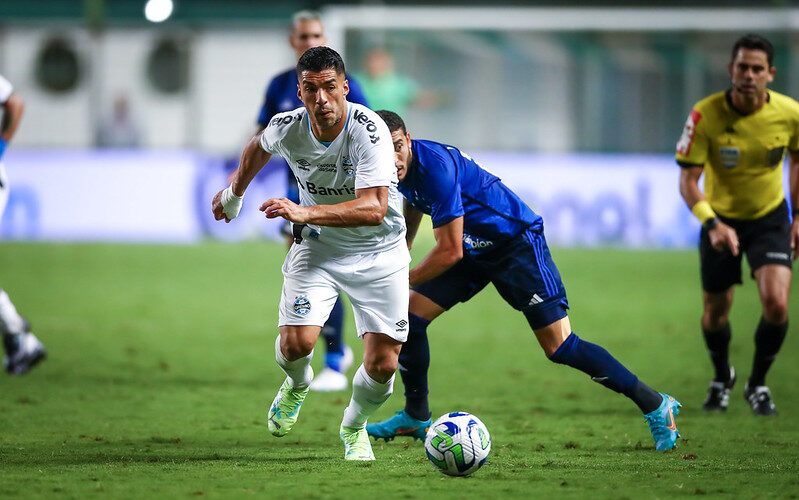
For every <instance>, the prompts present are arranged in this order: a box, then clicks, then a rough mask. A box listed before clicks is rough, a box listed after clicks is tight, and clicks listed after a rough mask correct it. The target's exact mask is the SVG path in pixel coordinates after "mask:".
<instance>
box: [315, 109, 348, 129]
mask: <svg viewBox="0 0 799 500" xmlns="http://www.w3.org/2000/svg"><path fill="white" fill-rule="evenodd" d="M333 117H334V118H333V119H332V121H327V120H326V119H325V118H319V117H317V122H318V123H319V128H323V129H328V128H333V127H335V126H336V125H338V124H339V123H341V119H342V118H344V113H341V114H340V115H339V116H337V117H336V113H335V112H333Z"/></svg>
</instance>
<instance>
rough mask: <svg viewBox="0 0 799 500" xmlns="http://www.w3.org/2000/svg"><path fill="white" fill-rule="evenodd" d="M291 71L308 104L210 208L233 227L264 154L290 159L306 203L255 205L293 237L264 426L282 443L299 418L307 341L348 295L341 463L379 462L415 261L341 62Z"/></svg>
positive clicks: (371, 132) (248, 156)
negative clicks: (274, 389) (377, 439)
mask: <svg viewBox="0 0 799 500" xmlns="http://www.w3.org/2000/svg"><path fill="white" fill-rule="evenodd" d="M297 75H298V77H299V83H300V92H301V95H302V101H303V104H304V105H305V107H304V108H298V109H295V110H293V111H291V112H288V113H279V114H278V115H276V116H275V117H274V118H273V119H272V120H271V121H270V122H269V125H268V126H267V127H266V128H265V129H264V131H263V133H261V134H259V135H257V136H255V137H253V138H252V139H251V140H250V143H249V144H248V145H247V147H246V148H245V150H244V152H243V153H242V156H241V162H240V165H239V168H238V169H237V171H236V174H235V177H234V180H233V183H232V184H231V185H230V186H228V187H227V188H226V189H224V190H222V191H220V192H219V193H218V194H217V195H216V196H215V197H214V201H213V212H214V217H215V218H216V219H217V220H221V219H225V221H227V222H229V221H230V219H233V218H234V217H236V215H237V214H238V211H239V210H240V208H241V197H242V196H243V195H244V190H245V189H246V188H247V186H248V185H249V183H250V181H252V179H253V178H254V177H255V175H256V174H257V173H258V171H259V170H260V169H261V168H262V167H263V165H264V164H265V163H266V162H267V161H269V158H270V157H271V156H272V155H274V154H279V155H281V156H283V157H284V158H286V159H288V160H289V162H290V166H291V169H292V171H293V172H294V175H295V176H296V177H297V181H298V182H297V185H298V186H299V187H300V188H301V191H300V201H301V205H297V204H296V203H294V202H292V201H291V200H289V199H287V198H280V199H270V200H268V201H266V202H265V203H264V204H263V205H261V210H262V211H263V212H264V213H265V214H266V216H267V217H268V218H275V217H283V218H284V219H286V220H288V221H290V222H292V234H294V235H295V238H296V239H295V243H294V245H292V246H291V248H290V249H289V253H288V255H287V256H286V261H285V263H284V264H283V277H284V280H283V293H282V297H281V300H280V308H279V316H280V318H279V323H278V325H279V327H280V336H279V337H278V339H277V341H276V343H275V357H276V360H277V363H278V365H279V366H280V368H281V369H282V370H283V371H284V372H285V373H286V380H285V382H283V385H282V386H281V387H280V390H279V391H278V393H277V396H276V397H275V399H274V401H273V402H272V406H271V407H270V409H269V421H268V423H269V430H270V431H271V432H272V434H274V435H275V436H278V437H279V436H284V435H286V433H287V432H288V431H289V430H290V429H291V428H292V426H293V425H294V423H295V422H296V420H297V415H298V413H299V411H300V408H301V406H302V403H303V401H304V400H305V397H306V395H307V394H308V391H309V390H310V387H309V386H310V384H311V381H312V380H313V370H312V369H311V358H312V356H313V346H314V344H315V343H316V340H317V338H318V337H319V334H320V332H321V330H322V325H324V324H325V322H326V321H327V319H328V316H329V314H330V311H331V310H332V309H333V305H334V304H335V302H336V301H337V300H338V297H339V292H344V293H346V294H347V295H348V296H349V298H350V302H351V303H352V309H353V313H354V315H355V326H356V329H357V331H358V336H359V337H361V338H362V339H363V343H364V362H363V364H362V365H361V366H360V367H359V368H358V370H357V372H356V373H355V376H354V377H353V381H352V399H351V400H350V404H349V406H348V407H347V409H346V410H345V411H344V419H343V420H342V422H341V427H340V435H341V439H342V441H344V449H345V455H344V456H345V459H347V460H374V454H373V453H372V446H371V443H370V442H369V436H368V435H367V433H366V429H365V425H366V420H367V419H368V417H369V416H370V415H371V414H372V413H373V412H374V411H375V410H376V409H377V408H379V407H380V405H382V404H383V402H385V401H386V399H388V397H389V396H390V395H391V391H392V388H393V383H394V372H395V371H396V369H397V356H398V355H399V351H400V348H401V347H402V342H404V341H405V339H406V338H407V335H408V329H407V326H408V263H409V262H410V255H409V254H408V249H407V247H406V246H405V241H404V236H405V221H404V219H403V217H402V197H401V196H400V194H399V192H398V191H397V174H396V171H395V169H394V159H393V154H392V147H391V135H390V134H389V132H388V129H387V128H386V126H385V124H384V123H383V122H382V121H381V120H380V118H379V117H378V116H377V115H376V114H375V113H374V112H372V111H371V110H369V108H367V107H366V106H362V105H360V104H353V103H348V102H347V101H346V96H347V92H348V90H349V88H348V85H347V80H346V78H345V73H344V62H343V61H342V60H341V56H339V55H338V53H337V52H336V51H334V50H333V49H330V48H327V47H314V48H311V49H308V50H307V51H306V52H305V53H304V54H303V55H302V57H300V59H299V61H298V62H297Z"/></svg>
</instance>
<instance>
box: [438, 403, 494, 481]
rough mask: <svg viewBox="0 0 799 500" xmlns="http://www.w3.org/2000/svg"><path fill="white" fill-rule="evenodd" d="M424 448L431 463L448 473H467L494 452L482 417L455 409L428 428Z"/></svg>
mask: <svg viewBox="0 0 799 500" xmlns="http://www.w3.org/2000/svg"><path fill="white" fill-rule="evenodd" d="M424 449H425V452H427V458H428V460H430V463H432V464H433V466H434V467H435V468H436V469H438V470H439V471H441V472H443V473H444V474H447V475H448V476H468V475H469V474H471V473H473V472H474V471H476V470H477V469H479V468H480V467H481V466H482V465H483V464H484V463H485V461H486V459H487V458H488V454H489V453H490V452H491V436H490V435H489V434H488V429H486V426H485V425H483V422H481V421H480V419H479V418H477V417H475V416H474V415H472V414H471V413H465V412H461V411H455V412H452V413H447V414H444V415H442V416H441V418H439V419H438V420H436V421H435V422H433V425H431V426H430V428H429V429H428V430H427V436H426V437H425V440H424Z"/></svg>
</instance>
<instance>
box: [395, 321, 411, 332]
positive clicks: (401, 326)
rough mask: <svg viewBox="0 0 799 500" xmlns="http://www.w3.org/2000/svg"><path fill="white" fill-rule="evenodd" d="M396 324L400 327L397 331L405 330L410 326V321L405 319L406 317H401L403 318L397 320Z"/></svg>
mask: <svg viewBox="0 0 799 500" xmlns="http://www.w3.org/2000/svg"><path fill="white" fill-rule="evenodd" d="M394 324H395V325H397V327H398V328H397V331H398V332H404V331H405V330H406V328H405V327H406V326H408V322H407V321H405V320H404V319H401V320H399V321H397V322H396V323H394Z"/></svg>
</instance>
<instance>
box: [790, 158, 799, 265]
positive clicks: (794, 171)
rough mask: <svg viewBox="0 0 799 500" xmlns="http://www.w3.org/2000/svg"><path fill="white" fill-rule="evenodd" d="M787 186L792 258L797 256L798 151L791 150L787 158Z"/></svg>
mask: <svg viewBox="0 0 799 500" xmlns="http://www.w3.org/2000/svg"><path fill="white" fill-rule="evenodd" d="M788 165H789V167H788V168H789V169H790V170H789V171H788V186H790V189H791V196H790V198H791V211H792V212H793V224H791V248H792V249H793V259H794V260H796V258H797V257H799V213H797V210H799V151H791V155H790V157H789V158H788Z"/></svg>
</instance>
